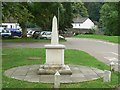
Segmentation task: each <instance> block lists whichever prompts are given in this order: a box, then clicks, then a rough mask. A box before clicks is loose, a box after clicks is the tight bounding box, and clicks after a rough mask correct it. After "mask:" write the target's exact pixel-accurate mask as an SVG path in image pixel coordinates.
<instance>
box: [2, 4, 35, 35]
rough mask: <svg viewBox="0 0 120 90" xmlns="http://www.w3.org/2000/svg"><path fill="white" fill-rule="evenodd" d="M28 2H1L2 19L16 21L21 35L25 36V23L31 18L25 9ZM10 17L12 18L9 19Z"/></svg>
mask: <svg viewBox="0 0 120 90" xmlns="http://www.w3.org/2000/svg"><path fill="white" fill-rule="evenodd" d="M27 6H28V3H25V2H24V3H23V2H21V3H20V2H19V3H18V2H3V3H2V7H3V8H2V11H3V21H5V22H9V21H12V22H13V21H16V22H18V23H19V24H20V26H21V28H22V33H23V37H26V33H27V31H26V28H27V27H26V24H27V22H28V21H29V20H30V18H33V16H32V15H31V13H30V12H29V11H28V9H27ZM11 18H12V20H10V19H11Z"/></svg>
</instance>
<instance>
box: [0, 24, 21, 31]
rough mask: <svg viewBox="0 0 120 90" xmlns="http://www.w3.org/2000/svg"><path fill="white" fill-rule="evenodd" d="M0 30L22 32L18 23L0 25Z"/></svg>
mask: <svg viewBox="0 0 120 90" xmlns="http://www.w3.org/2000/svg"><path fill="white" fill-rule="evenodd" d="M0 27H1V28H7V29H16V30H20V31H21V30H22V29H21V27H20V26H19V24H18V23H2V25H1V26H0Z"/></svg>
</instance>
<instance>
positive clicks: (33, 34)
mask: <svg viewBox="0 0 120 90" xmlns="http://www.w3.org/2000/svg"><path fill="white" fill-rule="evenodd" d="M39 35H40V31H33V30H30V31H28V32H27V37H29V38H35V39H37V38H38V37H39Z"/></svg>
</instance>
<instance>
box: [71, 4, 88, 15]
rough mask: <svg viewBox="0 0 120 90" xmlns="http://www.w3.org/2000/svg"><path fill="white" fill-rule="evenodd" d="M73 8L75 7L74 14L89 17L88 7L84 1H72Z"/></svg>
mask: <svg viewBox="0 0 120 90" xmlns="http://www.w3.org/2000/svg"><path fill="white" fill-rule="evenodd" d="M72 8H73V12H72V13H73V16H74V17H76V16H79V15H81V16H82V17H88V16H89V15H88V12H87V9H86V7H85V6H84V3H82V2H74V3H72Z"/></svg>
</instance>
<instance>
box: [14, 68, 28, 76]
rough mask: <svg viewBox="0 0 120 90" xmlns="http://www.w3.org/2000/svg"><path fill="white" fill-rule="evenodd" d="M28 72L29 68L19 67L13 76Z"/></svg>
mask: <svg viewBox="0 0 120 90" xmlns="http://www.w3.org/2000/svg"><path fill="white" fill-rule="evenodd" d="M27 72H28V69H26V70H25V69H19V70H18V69H17V70H16V71H15V72H14V73H13V74H12V76H17V75H26V74H27Z"/></svg>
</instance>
